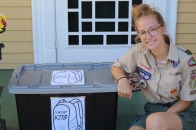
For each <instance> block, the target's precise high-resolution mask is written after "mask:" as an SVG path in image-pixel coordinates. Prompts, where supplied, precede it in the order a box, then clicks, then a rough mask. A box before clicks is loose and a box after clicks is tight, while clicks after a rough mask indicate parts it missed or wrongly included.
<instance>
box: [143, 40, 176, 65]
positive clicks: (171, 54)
mask: <svg viewBox="0 0 196 130" xmlns="http://www.w3.org/2000/svg"><path fill="white" fill-rule="evenodd" d="M142 52H143V54H144V55H147V56H149V55H151V52H150V50H149V49H147V48H145V47H144V46H143V51H142ZM167 59H170V60H172V61H176V62H178V60H179V57H178V49H177V47H176V46H175V45H174V43H173V42H170V44H169V53H168V56H167Z"/></svg>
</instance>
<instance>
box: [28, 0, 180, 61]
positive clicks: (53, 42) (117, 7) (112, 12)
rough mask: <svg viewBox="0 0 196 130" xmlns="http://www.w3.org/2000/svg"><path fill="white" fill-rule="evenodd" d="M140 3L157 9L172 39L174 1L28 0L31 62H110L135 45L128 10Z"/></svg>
mask: <svg viewBox="0 0 196 130" xmlns="http://www.w3.org/2000/svg"><path fill="white" fill-rule="evenodd" d="M140 3H147V4H150V5H151V6H155V7H156V8H158V9H159V10H160V11H161V13H162V15H163V16H164V17H165V19H166V23H167V26H169V27H168V29H169V30H168V32H169V34H170V35H171V36H172V37H173V39H174V40H175V24H176V16H177V14H176V12H177V0H173V1H172V2H171V1H170V2H168V1H160V0H132V1H130V0H58V1H57V0H50V1H47V0H43V1H36V0H32V9H33V35H34V48H35V51H34V55H35V63H51V62H52V63H56V62H66V61H71V62H75V61H93V60H94V61H102V59H96V58H95V57H102V58H106V59H105V60H103V61H110V59H111V61H113V60H114V59H115V58H117V57H118V56H120V55H122V54H124V53H125V51H126V50H127V49H129V48H130V47H131V46H132V45H134V44H135V43H134V38H135V36H136V32H135V30H134V28H133V26H132V20H131V16H130V15H131V12H130V11H131V7H132V5H136V4H140ZM166 7H167V10H166ZM171 7H172V8H171ZM40 12H42V13H40ZM170 26H172V28H170ZM116 51H118V52H119V54H116ZM95 52H96V53H95ZM102 53H105V55H104V54H102ZM76 54H77V55H76ZM106 54H107V55H110V56H106ZM66 57H67V58H66ZM69 57H71V58H69ZM73 57H74V58H73ZM74 59H75V60H74Z"/></svg>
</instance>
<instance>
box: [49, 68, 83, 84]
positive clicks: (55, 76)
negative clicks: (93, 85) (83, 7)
mask: <svg viewBox="0 0 196 130" xmlns="http://www.w3.org/2000/svg"><path fill="white" fill-rule="evenodd" d="M84 81H85V77H84V71H83V70H61V71H53V72H52V79H51V85H82V84H84Z"/></svg>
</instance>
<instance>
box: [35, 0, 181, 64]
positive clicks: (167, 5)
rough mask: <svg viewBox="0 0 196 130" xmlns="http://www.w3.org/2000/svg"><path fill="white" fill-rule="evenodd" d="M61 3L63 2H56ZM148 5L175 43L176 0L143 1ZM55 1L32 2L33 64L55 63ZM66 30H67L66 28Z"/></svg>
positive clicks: (62, 0)
mask: <svg viewBox="0 0 196 130" xmlns="http://www.w3.org/2000/svg"><path fill="white" fill-rule="evenodd" d="M58 1H61V2H62V3H63V2H64V1H65V0H58ZM143 3H150V4H151V5H154V7H155V8H156V9H158V10H159V12H160V13H161V14H162V16H163V17H164V19H165V20H166V26H167V32H168V34H169V35H170V37H171V38H172V40H173V41H174V43H175V39H176V21H177V4H178V0H172V1H171V0H163V1H161V0H143ZM56 9H57V7H56V0H32V26H33V27H32V28H33V29H32V31H33V46H34V63H35V64H42V63H57V61H58V57H57V48H58V40H57V34H58V37H63V34H62V33H61V32H58V33H57V32H56V24H58V23H56V20H55V19H56V17H57V16H56V15H55V11H56ZM66 29H67V28H66Z"/></svg>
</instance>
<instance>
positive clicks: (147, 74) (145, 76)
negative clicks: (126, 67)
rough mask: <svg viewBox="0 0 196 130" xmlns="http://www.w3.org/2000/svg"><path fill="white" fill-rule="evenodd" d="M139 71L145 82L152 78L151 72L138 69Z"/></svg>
mask: <svg viewBox="0 0 196 130" xmlns="http://www.w3.org/2000/svg"><path fill="white" fill-rule="evenodd" d="M137 71H138V73H139V75H140V77H141V78H143V79H145V80H149V79H150V78H151V74H150V73H149V72H147V71H145V70H143V69H142V68H140V67H138V68H137Z"/></svg>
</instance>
